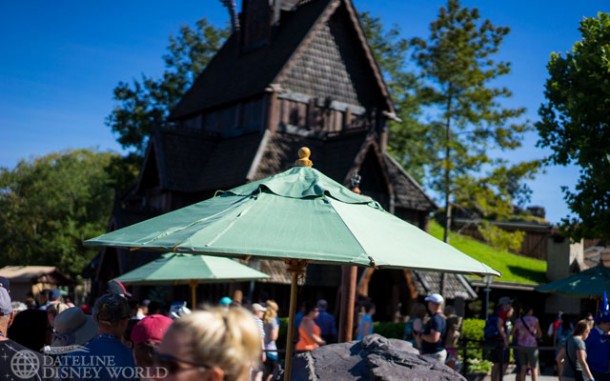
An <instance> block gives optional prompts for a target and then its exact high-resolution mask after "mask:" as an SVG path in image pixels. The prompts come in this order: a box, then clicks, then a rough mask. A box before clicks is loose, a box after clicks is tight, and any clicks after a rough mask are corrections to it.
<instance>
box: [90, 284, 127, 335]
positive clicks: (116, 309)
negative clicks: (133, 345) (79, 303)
mask: <svg viewBox="0 0 610 381" xmlns="http://www.w3.org/2000/svg"><path fill="white" fill-rule="evenodd" d="M93 310H94V311H95V316H94V318H95V321H96V322H97V325H98V332H99V333H108V334H111V335H114V336H116V337H117V338H121V337H122V336H123V333H124V332H125V329H126V328H127V322H128V320H129V303H127V299H125V298H124V297H123V296H121V295H118V294H104V295H102V296H100V297H99V298H97V300H96V301H95V305H94V307H93Z"/></svg>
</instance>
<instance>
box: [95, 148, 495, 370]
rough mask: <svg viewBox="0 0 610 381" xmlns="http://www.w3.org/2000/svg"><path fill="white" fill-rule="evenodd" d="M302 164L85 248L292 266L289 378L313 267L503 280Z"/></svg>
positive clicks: (304, 156)
mask: <svg viewBox="0 0 610 381" xmlns="http://www.w3.org/2000/svg"><path fill="white" fill-rule="evenodd" d="M299 157H300V160H298V161H297V166H296V167H294V168H292V169H289V170H287V171H285V172H282V173H279V174H277V175H274V176H271V177H267V178H265V179H262V180H259V181H255V182H252V183H249V184H246V185H243V186H240V187H237V188H233V189H231V190H229V191H226V192H221V193H219V194H217V195H216V196H215V197H212V198H211V199H208V200H206V201H203V202H200V203H197V204H194V205H191V206H187V207H185V208H182V209H178V210H175V211H173V212H169V213H166V214H164V215H161V216H159V217H155V218H152V219H150V220H146V221H143V222H141V223H138V224H135V225H132V226H128V227H125V228H123V229H119V230H116V231H113V232H110V233H107V234H104V235H101V236H99V237H97V238H93V239H90V240H87V241H85V244H86V245H89V246H115V247H130V248H134V247H135V248H146V249H151V250H163V251H175V252H186V253H193V254H211V255H221V256H228V257H240V258H246V259H247V258H250V257H257V258H261V259H280V260H285V261H286V263H287V265H288V269H287V270H288V271H289V272H290V273H291V274H292V285H291V290H290V291H291V292H290V309H289V324H288V335H287V346H286V377H287V378H288V377H290V370H291V362H292V358H291V356H292V347H291V345H290V344H291V343H292V339H293V335H294V332H293V330H294V328H293V326H294V323H293V322H294V315H295V314H296V292H297V279H298V276H299V274H301V273H302V272H303V271H304V267H305V265H306V264H307V263H310V262H315V263H326V264H338V265H360V266H374V267H377V268H411V269H421V270H428V271H430V270H432V271H443V272H452V273H470V274H477V275H486V274H490V275H496V276H499V275H500V274H499V273H498V272H497V271H495V270H494V269H492V268H490V267H489V266H487V265H485V264H483V263H481V262H479V261H477V260H475V259H473V258H471V257H469V256H468V255H466V254H464V253H462V252H460V251H459V250H457V249H455V248H453V247H452V246H449V245H447V244H446V243H444V242H442V241H440V240H438V239H436V238H434V237H432V236H431V235H429V234H428V233H426V232H425V231H423V230H421V229H418V228H417V227H415V226H413V225H411V224H409V223H407V222H405V221H403V220H401V219H399V218H398V217H396V216H394V215H392V214H390V213H388V212H386V211H385V210H384V209H383V208H382V207H381V206H380V205H379V204H378V203H377V202H375V201H373V200H372V199H371V198H369V197H366V196H361V195H358V194H355V193H354V192H352V191H351V190H349V189H347V188H345V187H344V186H342V185H341V184H339V183H337V182H335V181H333V180H332V179H330V178H328V177H326V176H325V175H323V174H322V173H321V172H319V171H317V170H315V169H314V168H311V167H310V166H311V161H310V160H309V150H308V149H301V150H300V151H299Z"/></svg>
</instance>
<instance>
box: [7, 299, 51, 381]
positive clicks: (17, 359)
mask: <svg viewBox="0 0 610 381" xmlns="http://www.w3.org/2000/svg"><path fill="white" fill-rule="evenodd" d="M13 316H14V315H13V306H12V302H11V297H10V295H9V294H8V291H7V289H6V288H4V287H0V375H2V376H1V377H2V379H3V380H4V379H14V380H46V378H45V375H44V374H43V367H42V366H40V365H42V364H45V356H43V355H42V354H40V353H37V352H34V351H32V350H30V349H29V348H27V347H24V346H23V345H21V344H19V343H17V342H16V341H13V340H11V339H9V338H8V337H7V331H8V327H9V325H11V323H12V322H13ZM17 363H23V364H25V365H29V364H32V365H38V366H36V367H33V368H32V367H28V368H27V369H25V368H20V367H16V366H15V365H14V364H17ZM4 377H6V378H4Z"/></svg>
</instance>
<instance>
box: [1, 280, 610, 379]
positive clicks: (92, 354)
mask: <svg viewBox="0 0 610 381" xmlns="http://www.w3.org/2000/svg"><path fill="white" fill-rule="evenodd" d="M327 310H328V302H327V301H326V300H323V299H321V300H318V301H317V302H316V303H310V302H305V303H304V304H303V306H302V308H301V310H300V311H299V313H298V314H297V316H296V319H295V329H296V340H295V343H294V344H295V349H296V350H297V352H301V351H310V350H314V349H316V348H318V347H320V346H323V345H327V344H332V343H335V342H337V325H336V322H335V318H334V316H333V314H331V313H329V312H328V311H327ZM278 311H279V306H278V304H277V303H276V302H275V301H273V300H265V301H264V302H263V301H261V302H259V303H252V304H250V303H244V305H242V297H241V295H240V294H239V293H237V294H236V296H234V298H233V299H232V298H230V297H228V296H225V297H223V298H221V299H220V300H219V301H218V303H217V305H215V306H205V307H203V308H200V310H197V311H194V312H193V311H191V310H190V309H188V308H187V307H186V304H185V303H183V302H180V303H174V304H172V306H171V307H170V308H169V309H168V310H167V311H163V310H162V308H161V306H160V305H159V304H158V303H155V302H151V301H149V300H143V301H140V302H136V301H135V300H134V299H133V298H131V295H130V294H129V293H128V292H127V290H126V289H125V287H124V286H123V285H122V284H121V283H120V282H116V281H110V282H109V283H108V289H107V291H106V293H104V294H103V295H101V296H100V297H99V298H97V299H96V301H95V304H94V305H93V307H92V308H90V307H87V306H80V307H77V306H75V305H74V304H72V303H71V302H70V300H69V299H66V298H62V296H61V294H60V293H59V291H58V290H50V291H49V292H47V294H46V295H45V298H44V299H42V300H41V301H39V302H38V303H32V301H31V300H26V301H25V303H22V302H17V301H12V300H11V295H10V283H9V282H8V280H6V279H4V278H2V277H0V374H11V373H10V372H13V373H14V372H15V371H19V370H21V371H22V373H23V369H22V368H16V366H17V365H19V364H20V363H19V362H17V361H16V360H15V359H19V360H23V361H26V363H25V365H26V368H25V369H26V370H27V369H30V368H32V369H33V368H35V369H36V372H34V373H33V374H25V375H24V374H19V378H20V379H32V380H84V379H88V378H94V379H99V380H124V381H126V380H134V379H139V380H142V381H148V380H156V379H159V380H161V379H168V378H171V379H176V380H191V379H192V380H199V379H206V380H235V381H241V380H244V381H245V380H257V381H270V380H272V379H274V376H277V375H278V371H279V370H280V369H279V363H278V360H279V354H278V346H277V344H276V341H277V340H278V335H279V327H280V321H279V317H278ZM374 315H375V305H374V304H372V303H370V301H367V302H366V303H362V305H361V306H360V307H359V308H358V310H357V318H356V321H355V322H354V326H355V332H354V338H355V339H356V340H362V339H363V338H364V337H366V336H368V335H370V334H372V333H373V331H374V329H373V326H374V325H373V318H374ZM515 315H517V316H515ZM594 323H595V324H594ZM461 325H462V318H461V317H459V316H458V315H456V313H455V309H454V308H453V307H452V306H446V305H445V300H444V298H443V297H442V296H441V295H439V294H431V295H428V296H427V297H425V299H424V303H414V304H413V305H412V308H411V312H410V315H409V317H408V318H407V321H406V323H405V325H404V337H403V338H404V340H406V341H408V342H410V343H411V345H412V346H413V347H414V348H416V349H418V350H419V352H420V354H421V355H422V356H425V357H428V358H430V359H433V360H434V361H439V362H442V363H445V364H447V365H449V366H450V367H452V368H454V369H457V370H459V368H460V365H461V364H460V363H459V358H460V357H459V353H458V350H457V348H458V346H459V345H458V341H459V339H460V335H461ZM609 331H610V311H608V310H606V311H602V312H601V313H600V314H599V316H598V317H597V319H594V318H593V316H588V317H587V318H586V319H583V320H579V321H577V322H575V324H572V323H571V322H570V321H569V320H568V319H565V318H564V316H562V314H561V313H560V314H559V315H558V316H557V319H556V320H555V321H553V322H552V323H551V324H550V325H549V328H548V330H547V335H548V336H550V337H552V341H553V345H554V346H555V360H556V365H557V372H558V375H559V379H560V381H572V380H576V381H580V380H587V381H593V380H598V381H600V380H602V381H603V380H609V381H610V340H609V339H610V336H609V334H608V332H609ZM484 336H485V348H486V349H487V350H488V351H487V353H488V359H489V360H490V361H491V362H492V363H493V368H492V375H491V376H492V381H499V380H500V379H501V378H502V377H503V375H504V374H505V373H506V368H507V366H508V364H509V360H510V350H511V349H512V350H514V356H513V359H514V361H515V363H516V365H517V368H516V381H525V379H526V377H527V376H528V375H530V376H531V378H532V381H536V380H537V378H538V369H539V341H540V339H541V338H542V337H543V331H542V329H541V325H540V321H539V320H538V318H537V317H536V316H535V314H534V308H533V307H532V306H523V308H521V309H520V311H519V313H518V314H515V309H514V308H513V301H512V300H511V299H510V298H508V297H502V298H500V299H499V300H498V303H497V305H496V308H495V310H494V311H493V313H491V314H490V316H489V317H488V318H487V319H486V323H485V328H484ZM25 353H28V355H27V356H25ZM20 356H22V357H23V356H25V357H24V358H23V359H21V357H20ZM34 363H35V364H37V367H30V368H28V367H27V365H28V364H30V365H31V364H34ZM16 364H17V365H16ZM26 373H27V372H26ZM26 376H27V377H26Z"/></svg>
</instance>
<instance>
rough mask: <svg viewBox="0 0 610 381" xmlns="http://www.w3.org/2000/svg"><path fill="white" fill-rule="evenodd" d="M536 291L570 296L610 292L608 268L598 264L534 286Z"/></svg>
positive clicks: (609, 270)
mask: <svg viewBox="0 0 610 381" xmlns="http://www.w3.org/2000/svg"><path fill="white" fill-rule="evenodd" d="M536 291H540V292H553V293H558V294H566V295H572V296H596V297H598V296H601V295H603V293H604V291H606V292H610V269H608V268H607V267H606V266H604V265H598V266H595V267H592V268H590V269H588V270H585V271H581V272H579V273H576V274H573V275H570V276H567V277H565V278H561V279H558V280H555V281H553V282H550V283H546V284H543V285H540V286H538V287H536Z"/></svg>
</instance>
